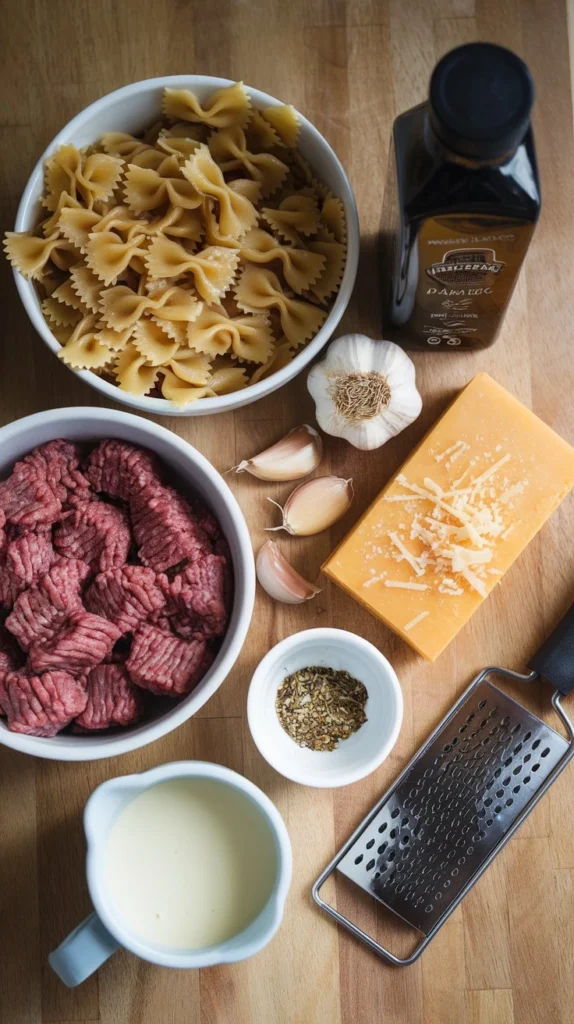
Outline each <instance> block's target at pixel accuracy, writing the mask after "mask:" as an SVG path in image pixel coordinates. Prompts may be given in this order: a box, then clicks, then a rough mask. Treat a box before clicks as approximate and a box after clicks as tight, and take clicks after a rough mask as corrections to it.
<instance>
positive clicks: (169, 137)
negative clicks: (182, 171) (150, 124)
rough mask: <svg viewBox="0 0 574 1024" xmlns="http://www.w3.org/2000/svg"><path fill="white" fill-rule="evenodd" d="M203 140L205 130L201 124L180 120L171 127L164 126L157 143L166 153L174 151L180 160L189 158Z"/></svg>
mask: <svg viewBox="0 0 574 1024" xmlns="http://www.w3.org/2000/svg"><path fill="white" fill-rule="evenodd" d="M202 142H203V130H202V128H201V126H199V125H192V124H189V123H187V124H186V123H185V121H184V122H179V124H178V125H174V126H172V127H171V128H162V130H161V131H160V133H159V135H158V137H157V145H158V146H159V148H160V149H162V150H163V151H164V153H172V154H173V155H174V156H176V157H177V158H178V160H187V159H188V157H190V156H191V155H192V154H193V153H195V151H196V149H197V147H198V146H199V145H200V143H202Z"/></svg>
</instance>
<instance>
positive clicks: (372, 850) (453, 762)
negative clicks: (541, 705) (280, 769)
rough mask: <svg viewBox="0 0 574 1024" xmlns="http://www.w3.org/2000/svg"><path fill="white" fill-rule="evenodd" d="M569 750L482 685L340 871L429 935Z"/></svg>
mask: <svg viewBox="0 0 574 1024" xmlns="http://www.w3.org/2000/svg"><path fill="white" fill-rule="evenodd" d="M568 748H569V744H568V742H567V741H566V740H565V739H563V738H562V736H560V735H559V734H558V733H557V732H555V731H554V730H553V729H550V728H549V727H548V726H547V725H545V724H544V722H542V721H541V720H540V719H539V718H536V716H535V715H531V714H530V712H529V711H527V710H526V709H525V708H524V707H522V706H521V705H520V704H518V703H517V702H516V701H514V700H512V698H511V697H507V696H506V694H504V693H503V692H502V691H501V690H499V689H498V687H496V686H493V685H492V684H491V683H489V682H487V681H483V682H480V683H478V685H476V686H475V687H474V688H473V689H472V690H471V691H470V693H469V695H468V697H467V698H466V700H465V701H464V702H463V703H462V704H461V705H460V707H459V708H458V711H456V713H455V714H454V715H453V716H452V717H451V718H449V719H448V721H447V722H446V723H445V725H444V726H443V728H442V729H441V730H440V732H439V733H438V734H437V735H436V736H435V738H434V740H433V741H432V742H431V743H430V745H429V746H426V747H424V748H423V749H422V750H421V752H420V754H419V755H418V756H417V757H416V758H415V760H414V761H413V763H412V765H411V767H410V769H409V771H408V773H407V774H406V776H405V777H404V778H403V780H402V781H401V782H400V783H399V784H398V785H397V786H396V787H394V788H392V789H391V791H390V792H389V796H388V798H387V800H386V801H385V803H384V804H383V806H382V808H381V809H380V810H379V811H378V813H377V814H376V815H375V817H374V818H372V819H371V820H370V821H369V822H368V824H367V826H366V827H365V829H364V830H363V832H361V834H360V836H359V837H358V839H357V840H356V841H355V842H354V843H353V845H352V846H351V847H350V849H349V850H348V851H347V853H346V854H345V856H344V857H343V858H342V859H341V860H340V861H339V863H338V864H337V870H338V871H341V872H342V873H343V874H344V875H346V876H347V877H348V878H350V879H351V880H352V881H353V882H356V883H357V885H360V886H361V888H362V889H365V890H366V891H367V892H368V893H370V894H371V895H375V896H376V897H377V898H378V899H379V900H380V901H381V902H382V903H384V904H385V906H387V907H388V908H389V909H390V910H392V911H393V912H394V913H395V914H398V915H399V916H400V917H402V918H403V919H404V920H405V921H406V922H407V923H408V924H410V925H412V926H413V927H415V928H417V929H418V930H419V931H421V932H422V933H423V934H424V935H426V934H428V932H429V931H430V930H431V929H432V928H433V926H434V925H435V924H436V923H437V921H438V920H439V919H440V918H441V917H443V915H444V914H445V913H446V912H447V911H448V909H449V907H450V905H451V904H452V903H453V902H454V901H455V900H456V899H457V897H458V896H459V895H460V892H461V890H462V889H463V888H464V887H465V885H466V884H467V883H468V881H469V879H470V878H471V877H472V876H473V875H475V874H476V873H477V871H478V870H479V868H480V865H481V864H482V863H483V862H484V860H485V859H486V857H488V855H489V854H491V853H492V851H493V850H494V848H495V847H496V846H497V844H498V843H499V842H500V841H501V839H502V837H503V836H504V834H505V833H506V832H507V831H508V829H509V828H510V826H511V825H512V823H513V822H514V821H515V819H516V818H517V816H518V815H519V814H520V812H521V811H522V810H523V809H524V807H525V806H526V804H528V802H529V801H530V800H531V799H532V797H533V795H534V794H535V793H536V791H537V790H538V789H539V788H540V787H541V785H542V783H543V782H544V781H545V780H546V778H547V777H548V776H549V775H550V773H551V772H552V770H553V768H554V767H555V766H556V764H557V763H558V762H559V761H560V759H561V758H562V757H563V756H564V754H565V753H566V751H567V750H568Z"/></svg>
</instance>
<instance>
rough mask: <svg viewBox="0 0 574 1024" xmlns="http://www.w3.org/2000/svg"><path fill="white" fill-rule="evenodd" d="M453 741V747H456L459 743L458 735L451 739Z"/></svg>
mask: <svg viewBox="0 0 574 1024" xmlns="http://www.w3.org/2000/svg"><path fill="white" fill-rule="evenodd" d="M451 743H452V745H453V747H456V745H457V743H458V736H455V737H454V739H453V740H451Z"/></svg>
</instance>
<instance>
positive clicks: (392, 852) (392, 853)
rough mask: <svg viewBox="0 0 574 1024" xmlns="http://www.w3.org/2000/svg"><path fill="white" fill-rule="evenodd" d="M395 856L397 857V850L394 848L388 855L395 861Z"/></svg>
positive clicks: (389, 858)
mask: <svg viewBox="0 0 574 1024" xmlns="http://www.w3.org/2000/svg"><path fill="white" fill-rule="evenodd" d="M395 857H396V854H395V851H394V850H391V852H390V853H389V856H388V858H387V860H390V861H393V860H394V859H395Z"/></svg>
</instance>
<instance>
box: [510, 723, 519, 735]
mask: <svg viewBox="0 0 574 1024" xmlns="http://www.w3.org/2000/svg"><path fill="white" fill-rule="evenodd" d="M519 732H520V722H517V723H516V725H513V726H512V729H511V730H510V735H511V736H516V734H517V733H519Z"/></svg>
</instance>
